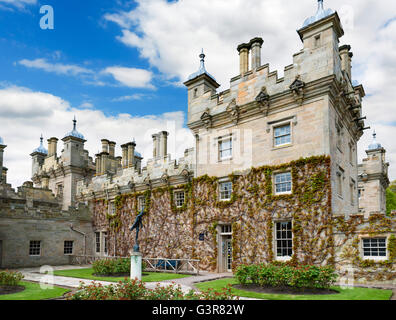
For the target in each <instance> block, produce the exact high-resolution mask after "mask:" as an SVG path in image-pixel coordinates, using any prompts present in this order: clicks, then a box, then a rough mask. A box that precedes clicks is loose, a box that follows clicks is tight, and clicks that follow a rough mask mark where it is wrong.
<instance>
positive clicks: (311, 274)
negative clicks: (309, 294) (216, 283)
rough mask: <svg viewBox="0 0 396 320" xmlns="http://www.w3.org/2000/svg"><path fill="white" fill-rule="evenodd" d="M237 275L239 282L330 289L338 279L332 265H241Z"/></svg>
mask: <svg viewBox="0 0 396 320" xmlns="http://www.w3.org/2000/svg"><path fill="white" fill-rule="evenodd" d="M235 277H236V279H237V281H238V283H239V284H241V285H247V284H255V285H259V286H261V287H274V288H282V287H290V288H297V289H329V288H330V287H331V286H332V285H333V284H334V283H335V281H336V280H337V274H336V272H335V270H334V268H333V267H330V266H324V267H320V266H313V265H310V266H297V267H293V266H287V265H285V266H278V265H273V264H268V265H265V264H259V265H241V266H239V267H238V268H237V271H236V273H235Z"/></svg>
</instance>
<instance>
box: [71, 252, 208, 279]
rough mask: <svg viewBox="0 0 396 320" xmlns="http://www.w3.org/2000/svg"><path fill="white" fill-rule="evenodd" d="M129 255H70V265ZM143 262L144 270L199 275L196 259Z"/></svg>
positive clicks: (147, 260)
mask: <svg viewBox="0 0 396 320" xmlns="http://www.w3.org/2000/svg"><path fill="white" fill-rule="evenodd" d="M129 258H130V257H118V256H116V257H112V256H90V255H71V256H70V264H71V265H84V264H92V263H93V262H95V261H97V260H104V259H107V260H115V259H129ZM142 261H143V263H144V264H145V268H144V271H152V272H168V273H170V272H171V273H186V274H196V275H199V262H200V260H196V259H167V258H143V259H142Z"/></svg>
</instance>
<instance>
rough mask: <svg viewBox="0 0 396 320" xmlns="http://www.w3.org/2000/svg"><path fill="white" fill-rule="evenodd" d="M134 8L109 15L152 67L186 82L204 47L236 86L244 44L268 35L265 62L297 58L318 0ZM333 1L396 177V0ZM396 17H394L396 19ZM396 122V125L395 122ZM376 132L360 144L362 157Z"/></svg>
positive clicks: (144, 0)
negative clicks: (305, 24)
mask: <svg viewBox="0 0 396 320" xmlns="http://www.w3.org/2000/svg"><path fill="white" fill-rule="evenodd" d="M137 3H138V6H137V7H136V8H134V9H133V10H129V11H119V12H111V13H108V14H106V15H105V16H104V18H105V19H106V20H107V21H111V22H114V23H117V24H118V25H119V26H120V34H119V35H117V39H118V40H119V41H121V42H122V43H124V44H125V45H126V46H129V47H131V48H135V49H137V50H138V51H139V52H140V55H141V57H142V58H144V59H147V60H148V62H149V63H150V65H151V66H152V67H155V68H157V69H158V70H159V71H160V72H162V73H163V74H164V75H165V77H166V78H167V79H168V80H173V81H179V83H180V82H183V81H185V80H186V79H187V77H188V75H189V74H191V73H193V72H195V71H197V69H198V67H199V58H198V55H199V53H200V50H201V48H204V51H205V53H206V68H207V70H208V72H210V73H211V74H212V75H213V76H214V77H215V78H216V79H217V81H218V82H219V83H220V84H221V85H222V86H221V88H220V90H225V89H227V88H228V87H229V80H230V78H231V77H233V76H236V75H237V74H238V73H239V57H238V53H237V51H236V47H237V46H238V44H240V43H243V42H247V41H249V40H250V39H251V38H253V37H256V36H261V37H263V39H264V45H263V49H262V52H263V53H262V61H263V63H267V62H270V68H271V70H278V73H279V76H281V75H282V74H283V68H284V66H286V65H289V64H291V63H292V55H293V54H294V53H296V52H298V51H299V50H300V49H301V48H302V43H301V41H300V39H299V37H298V35H297V33H296V31H295V30H297V29H299V28H300V27H301V26H302V24H303V22H304V20H305V19H306V18H307V17H309V16H311V15H313V14H314V13H315V11H316V3H315V1H313V0H299V1H294V0H288V1H286V0H285V1H279V0H266V1H263V0H217V1H211V0H200V1H196V0H183V1H172V2H169V1H166V0H137ZM325 7H331V8H332V9H334V10H337V11H338V13H339V15H340V16H341V20H342V23H343V25H344V29H345V36H344V37H343V38H341V40H340V41H341V43H340V44H350V45H351V46H352V51H353V53H354V57H353V77H354V79H356V80H358V81H359V82H360V83H362V84H363V85H364V87H365V90H366V93H367V97H366V98H365V99H364V104H363V107H364V114H365V115H367V117H368V120H367V125H371V126H372V128H377V129H378V139H380V140H381V137H383V135H382V134H381V131H382V132H383V134H384V135H387V136H386V137H385V136H384V137H383V139H384V140H383V145H384V147H385V148H387V150H388V153H387V156H388V159H389V160H390V161H391V166H390V173H391V177H392V178H393V179H396V145H395V144H393V143H391V141H390V140H389V141H388V143H387V142H386V141H387V139H391V138H390V137H393V136H395V135H396V129H395V126H393V125H394V124H396V112H394V108H395V105H394V101H396V90H392V86H393V85H394V83H396V21H395V18H396V15H395V12H396V2H395V1H387V0H379V1H373V0H348V1H347V2H345V1H344V0H333V1H331V2H330V1H325ZM392 19H393V20H392ZM392 123H393V125H391V124H392ZM370 140H371V135H370V133H369V132H366V133H365V135H364V137H363V138H362V140H361V142H360V143H359V149H360V151H359V154H360V158H362V157H363V156H364V155H365V153H364V150H365V149H366V147H367V145H368V143H369V141H370Z"/></svg>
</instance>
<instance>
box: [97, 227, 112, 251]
mask: <svg viewBox="0 0 396 320" xmlns="http://www.w3.org/2000/svg"><path fill="white" fill-rule="evenodd" d="M98 234H99V239H98ZM107 237H108V232H107V230H105V229H102V230H97V231H95V255H97V256H107V255H108V249H109V248H108V247H107V251H105V248H106V244H107V245H108V242H107V241H108V240H107ZM98 240H99V242H98ZM98 245H99V247H98ZM98 248H99V251H98Z"/></svg>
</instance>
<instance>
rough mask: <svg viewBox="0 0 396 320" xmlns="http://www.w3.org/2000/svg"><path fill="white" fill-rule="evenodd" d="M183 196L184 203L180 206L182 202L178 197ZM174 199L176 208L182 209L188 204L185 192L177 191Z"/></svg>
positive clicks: (174, 193)
mask: <svg viewBox="0 0 396 320" xmlns="http://www.w3.org/2000/svg"><path fill="white" fill-rule="evenodd" d="M181 194H182V195H183V203H182V204H180V202H179V201H181V199H179V198H178V195H181ZM173 197H174V203H175V206H176V208H182V207H183V206H184V204H185V203H186V192H185V191H184V190H175V191H174V192H173Z"/></svg>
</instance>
